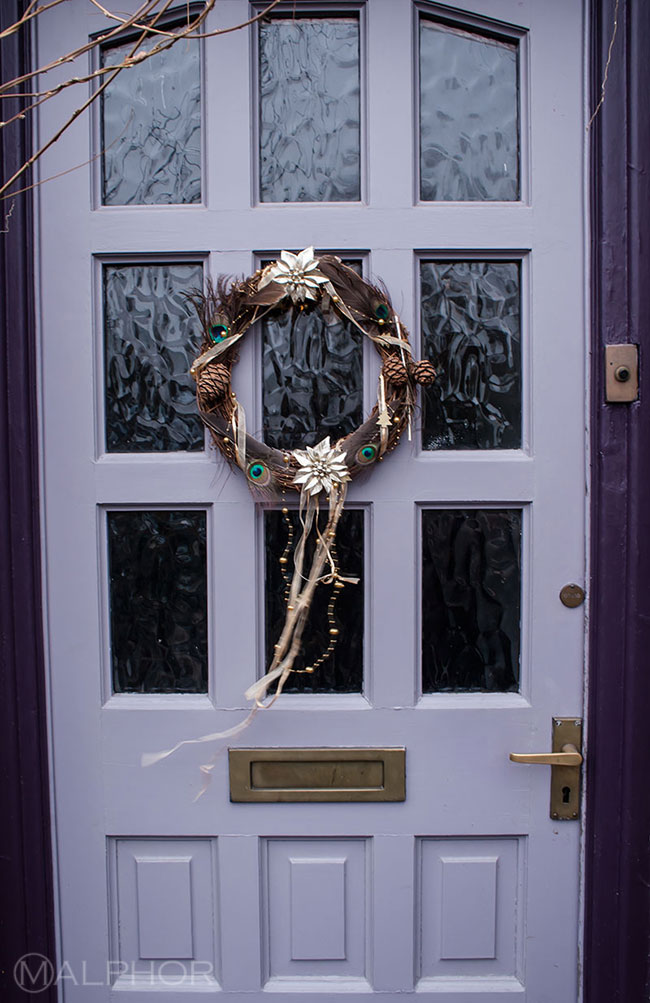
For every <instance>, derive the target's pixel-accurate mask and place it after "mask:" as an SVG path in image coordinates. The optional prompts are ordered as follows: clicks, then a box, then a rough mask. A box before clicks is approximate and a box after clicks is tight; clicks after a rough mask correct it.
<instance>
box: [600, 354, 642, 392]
mask: <svg viewBox="0 0 650 1003" xmlns="http://www.w3.org/2000/svg"><path fill="white" fill-rule="evenodd" d="M605 399H606V401H607V403H608V404H630V403H631V402H632V401H635V400H638V399H639V349H638V346H637V345H605Z"/></svg>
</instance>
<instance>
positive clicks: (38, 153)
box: [0, 0, 173, 198]
mask: <svg viewBox="0 0 650 1003" xmlns="http://www.w3.org/2000/svg"><path fill="white" fill-rule="evenodd" d="M171 3H173V0H165V3H164V4H163V8H162V10H161V11H160V12H159V13H158V14H157V15H156V20H157V19H158V18H159V17H161V16H162V15H163V13H164V12H165V10H166V9H167V8H168V7H169V6H170V4H171ZM143 40H144V39H143V36H142V35H141V36H140V37H139V38H138V40H137V42H136V43H135V45H134V46H133V49H132V51H131V53H130V54H131V55H134V54H135V53H136V52H137V50H138V46H139V45H140V44H141V43H142V41H143ZM168 44H169V43H168ZM121 70H122V66H117V67H116V69H115V72H114V73H113V74H111V76H109V77H107V79H106V80H105V81H104V83H103V84H102V85H101V86H100V87H98V89H97V90H96V91H94V92H93V93H92V94H91V95H90V97H89V98H88V100H87V101H84V103H83V104H82V105H80V107H79V108H77V109H76V111H74V112H73V113H72V115H71V116H70V117H69V118H68V120H67V121H66V122H64V124H63V125H62V126H61V128H60V129H59V130H58V131H57V132H56V133H55V134H54V136H52V138H51V139H49V140H48V141H47V143H45V145H44V146H41V148H40V149H39V150H37V151H36V153H34V154H32V156H31V157H29V159H28V160H26V161H25V163H24V164H23V165H22V166H21V167H19V168H18V170H17V171H16V172H15V173H14V174H13V175H12V177H10V178H9V180H8V181H6V182H5V183H4V184H3V185H2V186H1V187H0V196H2V197H3V198H7V197H8V196H6V195H5V194H4V193H5V192H6V191H7V189H8V188H10V187H11V185H12V184H13V183H14V181H17V179H18V178H19V177H21V175H23V174H24V173H25V171H27V170H28V169H29V168H30V167H31V166H32V164H34V163H35V162H36V161H37V160H38V159H39V157H42V155H43V154H44V153H45V152H46V151H47V150H49V148H50V147H51V146H53V145H54V143H56V141H57V140H58V139H60V138H61V136H62V135H63V133H64V132H65V131H66V129H69V127H70V126H71V125H72V123H73V122H75V121H76V120H77V119H78V118H79V116H80V115H81V114H82V112H84V111H85V110H86V108H89V107H90V105H91V104H92V103H93V101H96V100H97V98H98V97H99V95H100V94H102V93H103V92H104V91H105V90H106V88H107V87H108V85H109V84H110V83H111V82H112V81H113V80H114V79H115V77H116V76H117V75H118V74H119V73H120V71H121Z"/></svg>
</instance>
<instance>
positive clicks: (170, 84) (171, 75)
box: [101, 40, 201, 205]
mask: <svg viewBox="0 0 650 1003" xmlns="http://www.w3.org/2000/svg"><path fill="white" fill-rule="evenodd" d="M154 44H155V42H154V41H153V40H151V41H148V42H145V43H144V44H143V45H141V46H140V50H142V49H145V50H146V49H150V48H151V47H152V46H153V45H154ZM133 45H134V43H133V42H128V43H126V44H125V45H120V46H116V47H115V48H110V49H104V50H103V52H102V65H103V66H115V65H116V64H117V63H119V62H121V61H122V60H123V59H124V57H125V56H127V55H128V54H129V53H130V52H131V51H132V49H133ZM101 134H102V151H103V152H102V181H103V188H102V196H103V197H102V201H103V203H104V205H160V204H166V203H172V202H173V203H181V202H200V201H201V83H200V66H199V43H198V42H197V41H184V42H179V43H177V44H176V45H174V46H172V48H171V49H167V50H166V51H165V52H159V53H157V54H156V55H155V56H151V57H150V58H149V59H145V60H144V62H142V63H139V64H137V65H136V66H132V67H129V68H128V69H125V70H121V71H120V72H119V73H118V75H117V76H116V78H115V80H113V82H112V83H110V84H109V85H108V87H107V88H106V90H105V91H104V92H103V94H102V97H101Z"/></svg>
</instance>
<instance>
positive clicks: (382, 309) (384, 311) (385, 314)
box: [374, 303, 390, 320]
mask: <svg viewBox="0 0 650 1003" xmlns="http://www.w3.org/2000/svg"><path fill="white" fill-rule="evenodd" d="M374 312H375V317H376V318H377V320H388V318H389V316H390V310H389V309H388V306H387V304H386V303H377V305H376V306H375V311H374Z"/></svg>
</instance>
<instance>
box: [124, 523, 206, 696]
mask: <svg viewBox="0 0 650 1003" xmlns="http://www.w3.org/2000/svg"><path fill="white" fill-rule="evenodd" d="M205 524H206V517H205V512H161V511H156V512H109V513H108V569H109V583H110V593H109V610H110V630H111V666H112V671H113V689H114V691H115V693H205V692H206V691H207V688H208V614H207V576H206V545H205Z"/></svg>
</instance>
